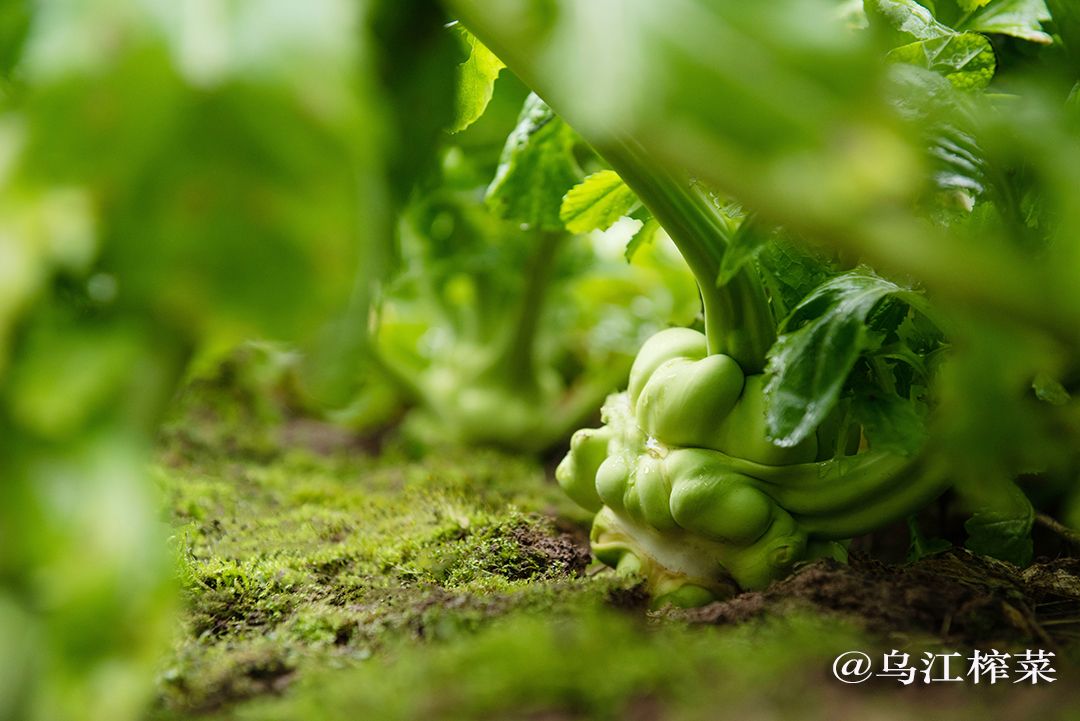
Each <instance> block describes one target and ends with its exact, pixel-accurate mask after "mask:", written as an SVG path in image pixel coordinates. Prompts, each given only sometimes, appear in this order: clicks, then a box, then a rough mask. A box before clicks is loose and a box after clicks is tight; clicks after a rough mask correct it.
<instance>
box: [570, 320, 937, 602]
mask: <svg viewBox="0 0 1080 721" xmlns="http://www.w3.org/2000/svg"><path fill="white" fill-rule="evenodd" d="M763 379H764V376H763V375H761V374H754V375H744V374H743V372H742V369H741V368H740V367H739V364H738V363H736V362H735V361H734V360H733V359H732V358H731V357H730V356H727V355H722V354H709V353H708V349H707V345H706V340H705V336H704V335H702V334H701V333H698V332H696V331H693V330H689V329H684V328H672V329H668V330H665V331H661V332H660V333H658V334H656V335H655V336H653V337H652V338H651V339H650V340H649V341H647V342H646V343H645V345H644V347H642V349H641V352H640V353H639V354H638V356H637V360H636V361H635V362H634V367H633V369H632V371H631V374H630V387H629V389H628V390H627V391H626V392H624V393H619V394H616V395H612V396H610V397H609V398H608V400H607V403H606V404H605V405H604V409H603V420H604V423H605V425H604V426H603V427H602V428H598V429H585V430H580V431H578V432H577V433H576V434H575V435H574V437H573V440H572V441H571V449H570V452H569V453H568V454H567V456H566V457H565V458H564V459H563V461H562V463H560V464H559V467H558V469H557V470H556V478H557V479H558V481H559V484H560V485H561V486H562V487H563V489H565V490H566V492H567V493H568V494H569V495H570V496H571V498H573V499H574V500H575V501H576V502H577V503H578V504H580V505H581V506H583V507H584V508H586V509H588V510H590V511H595V512H596V513H597V515H596V519H595V521H594V523H593V530H592V546H593V551H594V553H595V554H596V556H597V558H599V559H600V560H601V561H603V562H604V563H606V564H608V565H610V566H613V567H616V568H618V569H619V570H620V571H621V572H628V573H637V574H640V575H642V576H644V577H645V578H646V580H647V581H648V584H649V587H650V590H651V592H652V593H653V596H654V599H655V601H656V603H658V604H660V603H664V602H671V603H674V604H676V605H682V606H694V605H700V604H702V603H707V602H708V601H710V600H713V599H715V598H718V597H723V596H727V595H730V594H732V593H733V592H735V591H736V590H738V589H754V588H761V587H763V586H766V585H768V584H769V583H770V582H772V581H774V580H776V579H778V578H782V577H783V576H785V575H787V574H788V573H789V572H790V571H791V570H792V568H793V567H794V565H795V564H796V563H798V562H800V561H807V560H812V559H814V558H821V557H833V558H837V559H840V560H843V559H845V558H846V550H845V544H844V543H843V541H844V539H847V538H850V537H852V536H855V535H858V534H861V533H866V532H868V531H870V530H873V529H874V528H877V527H879V526H881V525H884V524H886V523H889V522H891V521H894V520H897V519H900V518H903V517H904V516H906V515H908V514H910V513H912V512H913V511H914V510H916V509H918V508H920V507H921V506H923V505H924V504H926V503H927V502H929V501H930V500H932V499H933V498H934V497H935V496H937V495H938V494H940V493H941V492H942V490H943V489H944V488H945V485H946V474H945V472H944V469H943V468H941V467H938V466H937V465H933V464H932V463H930V462H928V461H926V460H925V459H917V458H905V457H903V456H899V455H894V454H886V453H876V452H866V453H861V454H857V455H844V452H845V451H847V452H854V451H855V450H857V445H858V437H857V436H855V437H853V438H852V437H845V438H841V437H840V436H841V435H844V434H843V432H842V431H841V429H840V427H839V424H838V423H836V422H832V421H829V422H826V423H824V424H822V426H821V427H819V428H818V430H817V433H816V434H815V435H813V436H810V437H808V438H806V439H805V440H804V441H802V442H801V443H799V444H797V445H795V446H793V447H789V448H781V447H779V446H776V445H774V444H773V443H771V442H770V441H769V440H768V438H767V437H766V434H765V417H764V412H763V402H764V401H763V395H762V392H763V386H764V381H763ZM853 446H854V447H853ZM836 449H840V455H836Z"/></svg>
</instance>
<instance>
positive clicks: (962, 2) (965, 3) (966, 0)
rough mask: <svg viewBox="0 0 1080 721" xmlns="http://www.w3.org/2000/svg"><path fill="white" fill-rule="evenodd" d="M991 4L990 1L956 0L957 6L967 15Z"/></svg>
mask: <svg viewBox="0 0 1080 721" xmlns="http://www.w3.org/2000/svg"><path fill="white" fill-rule="evenodd" d="M989 2H990V0H956V4H957V5H959V6H960V9H961V10H963V11H964V12H966V13H970V12H975V11H976V10H978V9H979V8H981V7H983V6H984V5H986V4H987V3H989Z"/></svg>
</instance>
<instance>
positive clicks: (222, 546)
mask: <svg viewBox="0 0 1080 721" xmlns="http://www.w3.org/2000/svg"><path fill="white" fill-rule="evenodd" d="M155 473H156V476H157V479H158V481H159V484H160V486H161V488H162V489H163V492H164V497H165V499H166V512H167V515H168V519H169V521H170V522H171V523H172V524H173V526H174V528H175V534H174V542H175V544H176V550H177V555H178V557H179V564H180V577H181V580H182V585H183V588H184V596H185V601H186V607H187V612H186V615H185V623H184V628H183V631H182V633H181V634H180V636H179V637H178V639H177V641H176V645H175V648H174V651H173V654H172V656H171V657H170V658H169V659H168V660H167V662H166V663H165V664H164V667H163V671H162V674H161V681H160V688H161V692H160V703H159V708H158V710H157V713H158V714H160V715H165V716H168V717H182V716H183V715H184V714H188V713H195V712H200V713H201V712H205V711H207V710H209V709H215V708H219V707H223V706H228V705H229V704H230V703H233V702H236V701H239V700H242V699H245V698H247V697H249V696H253V695H261V694H265V693H273V692H277V691H279V690H281V689H283V688H285V687H286V686H287V685H289V684H291V683H292V682H293V681H294V680H295V679H297V678H302V677H303V676H304V675H305V673H307V672H308V670H310V669H316V670H323V669H326V668H334V667H339V666H345V667H348V666H353V665H356V664H358V663H361V662H362V661H364V660H366V659H368V658H370V657H373V656H375V657H378V656H381V655H382V654H383V653H384V652H385V649H386V648H388V647H390V646H393V645H395V644H400V643H407V642H415V641H423V642H430V641H431V640H433V639H434V640H438V639H446V638H455V637H458V636H460V635H461V634H464V633H473V632H475V631H476V630H478V629H481V628H483V627H484V626H485V625H486V624H488V623H490V622H491V620H492V619H495V618H499V617H502V616H505V615H507V614H511V613H514V612H517V611H522V610H532V611H538V612H545V613H547V612H551V611H552V610H554V609H559V608H569V607H573V606H575V605H577V604H579V603H582V602H586V603H587V602H597V601H598V600H600V599H602V598H604V597H605V595H606V594H607V593H609V591H611V589H612V588H619V587H621V585H620V584H622V585H625V582H624V581H615V580H613V579H611V578H610V577H608V576H604V577H602V578H599V579H596V578H591V577H587V576H584V575H583V574H582V571H583V570H584V567H585V564H586V563H587V560H588V555H587V552H586V551H585V550H584V536H583V535H579V536H578V537H577V538H572V537H571V536H568V535H566V534H564V533H560V532H558V531H557V530H556V528H555V525H554V521H553V517H554V516H553V515H552V514H560V513H562V512H564V511H568V510H569V508H568V505H567V503H566V502H565V501H564V500H563V498H562V495H561V492H560V491H559V490H558V489H557V487H555V486H554V485H553V484H552V483H551V482H550V481H549V480H548V479H547V478H546V477H545V474H544V471H543V469H542V468H541V467H540V466H539V465H537V464H535V463H534V462H532V461H527V460H521V459H517V458H513V457H508V456H505V455H502V454H498V453H494V452H481V451H471V452H454V451H448V452H446V453H443V454H440V455H438V456H435V455H433V456H430V457H428V458H426V459H423V460H419V461H417V460H410V459H409V458H408V457H407V456H406V455H404V453H402V452H400V451H396V450H394V449H389V450H387V451H386V452H384V453H383V454H382V455H381V456H379V457H378V458H373V457H371V456H368V455H365V454H363V453H359V452H355V451H349V450H340V451H337V452H334V453H331V454H329V455H319V454H315V453H313V452H310V451H306V450H302V449H292V450H288V451H286V452H284V453H282V454H280V455H277V456H274V457H268V458H260V457H259V456H258V455H254V456H252V455H248V456H244V455H243V454H240V455H235V454H233V453H232V452H230V451H229V449H228V447H217V448H215V447H212V446H200V447H199V448H198V449H197V450H194V451H193V449H192V447H191V446H190V439H189V438H187V437H186V436H173V437H171V438H170V439H169V441H168V442H167V443H166V445H165V448H164V450H163V451H162V462H161V463H159V464H158V465H157V467H156V468H155Z"/></svg>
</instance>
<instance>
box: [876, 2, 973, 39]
mask: <svg viewBox="0 0 1080 721" xmlns="http://www.w3.org/2000/svg"><path fill="white" fill-rule="evenodd" d="M866 8H867V13H868V14H869V15H870V16H871V17H877V18H880V19H881V20H884V21H885V22H886V23H888V24H889V25H891V26H892V27H893V28H894V29H896V30H897V31H899V32H902V33H906V34H908V35H911V36H913V37H915V38H916V39H918V40H935V39H937V38H941V37H946V36H949V35H955V34H956V31H955V30H953V29H952V28H950V27H949V26H947V25H945V24H943V23H940V22H938V20H937V19H936V18H935V17H934V14H933V13H932V12H930V10H929V9H928V8H926V7H923V6H922V5H920V4H919V3H917V2H915V0H866Z"/></svg>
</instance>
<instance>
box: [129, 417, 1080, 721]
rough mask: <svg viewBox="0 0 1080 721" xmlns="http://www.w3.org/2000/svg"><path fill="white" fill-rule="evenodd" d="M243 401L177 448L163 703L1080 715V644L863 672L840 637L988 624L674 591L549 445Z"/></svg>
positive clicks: (955, 644) (629, 715) (261, 711)
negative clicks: (451, 436)
mask: <svg viewBox="0 0 1080 721" xmlns="http://www.w3.org/2000/svg"><path fill="white" fill-rule="evenodd" d="M236 400H237V399H235V398H231V399H230V398H228V397H226V398H224V400H223V399H218V400H216V401H215V404H214V406H213V408H211V409H210V410H207V407H205V406H198V408H197V412H193V410H192V408H190V407H189V408H186V409H185V411H184V413H182V414H181V415H180V416H179V417H178V419H177V420H174V421H173V422H172V423H170V425H169V428H168V431H167V432H166V434H165V437H164V439H163V442H162V448H161V451H160V454H159V459H158V462H157V463H156V465H155V469H154V473H155V475H156V477H157V479H158V481H159V484H160V486H161V488H162V491H163V496H164V498H165V503H166V505H165V511H166V516H167V520H168V522H169V524H170V525H171V526H172V529H173V536H172V538H173V541H174V545H175V549H176V553H177V556H178V559H179V567H180V583H181V585H182V588H183V598H184V608H185V610H184V612H183V620H182V625H181V627H180V628H179V629H178V631H177V636H176V641H175V645H174V647H173V649H172V651H171V653H170V654H169V655H168V657H167V658H166V659H164V660H163V662H162V665H161V670H160V676H159V685H158V697H157V702H156V704H155V707H154V708H153V710H152V711H151V712H150V714H149V720H152V721H181V720H185V721H194V720H195V719H208V720H214V721H225V720H226V719H245V720H250V721H274V720H280V721H318V720H322V719H326V720H327V721H336V720H338V719H341V721H346V720H352V719H377V720H382V719H387V720H390V719H416V720H419V719H462V720H465V719H469V720H472V719H530V720H532V721H541V720H543V721H556V720H560V719H591V718H598V719H631V720H639V721H644V720H653V719H673V720H674V719H702V720H705V719H726V718H731V719H773V718H776V719H788V718H821V719H849V718H850V719H860V720H862V719H870V718H874V719H904V718H913V717H917V716H925V715H927V714H930V715H934V714H935V713H937V714H941V713H947V715H948V716H949V717H951V718H961V719H963V718H972V719H975V718H984V717H995V718H1022V717H1036V716H1038V717H1040V718H1080V707H1076V706H1074V704H1075V702H1076V699H1077V697H1078V696H1077V692H1076V691H1074V690H1072V689H1073V688H1074V687H1075V686H1076V685H1077V684H1076V683H1075V681H1076V676H1075V674H1076V673H1077V671H1076V669H1075V667H1071V666H1070V667H1068V668H1065V667H1062V664H1059V674H1060V678H1061V681H1060V682H1059V683H1056V684H1053V685H1048V684H1043V685H1040V686H1036V687H1021V686H1016V685H1012V684H1003V685H998V686H996V687H993V688H987V687H986V685H985V684H984V685H983V686H981V687H977V686H973V685H972V684H970V683H965V684H936V685H931V686H926V685H923V684H921V683H916V684H914V685H913V686H912V687H908V688H898V687H897V685H896V684H895V682H892V681H885V680H879V681H874V682H871V683H869V684H867V685H865V686H849V685H845V684H842V683H840V682H838V681H836V680H835V679H834V678H832V675H831V672H830V669H831V665H832V661H833V659H834V658H835V656H836V655H837V654H838V653H840V652H843V651H850V650H856V649H859V650H864V651H867V652H870V653H871V654H880V652H881V651H882V650H887V649H889V648H893V647H899V648H902V649H904V650H906V651H909V652H910V653H911V654H912V655H913V657H919V656H921V653H922V652H923V651H925V650H934V651H954V650H955V651H960V652H961V653H963V654H964V655H968V654H969V653H970V652H971V651H972V649H973V648H975V647H977V639H976V640H972V639H970V638H962V637H958V636H952V637H950V636H949V634H948V633H947V632H945V633H934V632H922V631H920V630H919V629H918V628H916V627H912V628H905V629H903V630H898V629H896V628H894V629H893V630H890V627H884V628H882V627H881V626H880V624H879V625H878V627H874V625H873V624H872V623H871V624H868V623H866V620H867V616H868V613H867V608H866V607H865V605H864V606H863V607H861V608H859V609H857V610H858V612H855V611H856V609H855V608H854V606H852V608H851V609H847V608H846V607H845V603H846V601H845V599H843V598H835V599H832V598H831V597H829V598H826V599H825V602H822V601H821V599H819V598H817V597H814V599H813V600H814V601H815V602H814V603H812V604H806V603H803V604H797V603H794V604H793V603H776V602H775V599H773V598H771V597H769V596H768V595H767V594H766V595H765V596H764V597H763V599H764V600H763V601H762V600H761V599H755V598H754V597H752V596H750V595H748V596H746V597H740V599H742V600H741V601H739V599H736V602H737V603H741V604H742V605H741V606H739V605H734V606H731V607H728V608H726V609H725V608H718V609H713V612H712V613H711V614H710V613H704V614H702V613H695V614H687V613H674V612H670V611H663V610H661V611H650V610H649V609H648V607H647V605H646V604H645V603H644V598H643V597H642V595H641V594H640V593H639V592H638V591H637V589H636V588H635V586H634V582H633V581H632V580H626V579H621V578H618V577H616V576H615V575H614V574H612V573H611V572H609V571H606V570H601V569H599V568H597V567H596V566H595V565H590V566H588V567H586V563H588V556H587V554H586V552H585V550H584V549H585V529H586V528H587V518H586V517H585V516H583V515H581V514H580V513H579V512H578V511H576V510H575V507H574V506H573V505H572V504H571V503H569V502H567V501H566V500H565V499H564V498H563V497H562V495H561V493H560V492H559V490H558V488H557V487H556V486H555V485H554V484H553V483H552V482H551V480H550V478H549V474H548V472H547V471H546V470H545V468H544V467H543V466H542V465H541V464H540V463H538V462H537V461H535V460H531V459H523V458H519V457H514V456H510V455H506V454H501V453H496V452H492V451H463V450H458V451H431V452H428V453H426V454H424V455H422V456H419V457H417V456H416V455H415V454H411V453H407V452H406V450H405V449H404V448H403V447H401V446H399V445H395V444H393V443H390V444H388V445H384V446H383V447H382V448H379V449H375V448H374V447H373V446H364V445H362V444H356V443H354V442H353V441H352V438H351V436H349V435H348V434H341V433H339V432H338V431H335V430H333V429H330V428H328V427H322V426H318V425H317V424H310V423H308V422H305V423H308V425H305V426H303V427H301V428H298V427H297V426H296V425H295V423H294V422H291V421H288V422H286V421H283V420H282V419H281V418H280V417H276V416H273V414H271V418H270V421H271V422H269V423H267V422H266V420H267V419H266V418H265V417H263V416H262V415H260V414H253V412H252V409H251V406H250V404H247V405H245V404H244V403H240V404H239V405H237V404H236V403H235V401H236ZM312 438H316V439H319V441H318V442H317V443H312V442H310V440H311V439H312ZM835 572H836V570H835V569H832V570H826V571H822V570H821V569H818V570H817V571H814V573H818V574H819V576H814V575H805V574H804V575H802V576H799V577H798V578H803V579H804V583H803V585H806V583H812V584H815V586H817V585H819V584H816V582H815V581H814V579H815V578H819V577H820V578H831V577H830V576H829V575H828V574H830V573H833V574H834V573H835ZM875 573H877V574H879V575H880V574H881V571H880V569H877V570H875ZM820 574H825V575H820ZM961 581H962V582H963V580H962V579H961ZM831 582H832V583H833V584H834V585H835V587H836V588H838V589H843V588H845V587H846V588H848V589H851V588H852V585H851V584H850V583H848V584H847V586H845V585H844V583H838V582H837V581H836V579H833V580H832V581H831ZM798 586H799V582H795V583H794V584H793V588H794V587H798ZM932 588H933V586H932V579H931V586H930V589H931V590H930V591H929V594H930V595H931V596H932V595H933V591H932ZM838 592H842V591H838ZM920 592H921V593H923V594H924V595H925V594H927V593H928V591H927V589H926V588H922V589H921V591H920ZM823 593H824V595H825V596H829V594H830V593H832V592H831V591H827V590H826V591H824V592H823ZM882 593H885V594H886V595H888V594H889V593H894V591H891V590H888V588H886V590H885V591H881V589H878V596H877V598H879V599H880V597H881V594H882ZM973 593H974V594H975V595H976V596H977V595H978V593H979V591H978V590H977V589H976V591H974V592H973ZM895 594H899V595H902V594H903V590H902V589H901V590H897V591H895ZM759 595H760V594H759ZM780 595H783V594H780ZM821 595H822V593H818V594H817V596H821ZM872 596H873V594H867V597H872ZM965 598H966V597H965ZM759 601H761V602H760V603H759ZM873 602H874V603H878V602H884V601H880V600H877V601H873ZM964 602H965V603H967V601H964ZM748 603H749V604H751V605H753V606H754V608H753V609H752V611H747V608H748V606H747V604H748ZM896 603H897V604H899V605H900V607H903V604H904V603H905V600H904V599H903V598H897V599H896ZM925 605H926V602H925V600H924V601H923V602H922V606H925ZM922 606H920V608H922ZM870 611H871V613H872V609H870ZM922 612H924V613H926V611H925V609H923V611H922ZM1007 642H1008V641H1007ZM1011 642H1012V643H1016V644H1020V646H1022V645H1023V644H1024V643H1025V641H1024V639H1023V637H1022V636H1020V637H1018V636H1016V634H1015V633H1014V634H1013V635H1012V641H1011ZM1051 642H1052V643H1056V641H1051ZM1028 645H1029V646H1030V647H1033V648H1036V647H1039V646H1040V643H1039V640H1038V639H1032V640H1031V642H1030V643H1028ZM979 647H981V646H979ZM1055 648H1056V646H1055ZM1059 650H1061V649H1059ZM878 657H879V658H880V656H878ZM1062 661H1063V662H1064V659H1062Z"/></svg>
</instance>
